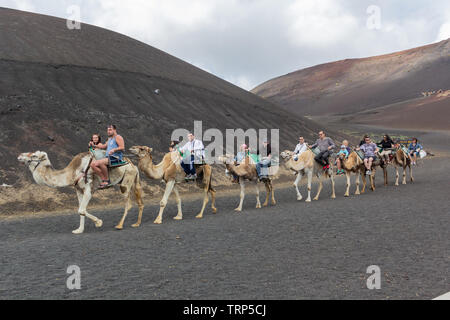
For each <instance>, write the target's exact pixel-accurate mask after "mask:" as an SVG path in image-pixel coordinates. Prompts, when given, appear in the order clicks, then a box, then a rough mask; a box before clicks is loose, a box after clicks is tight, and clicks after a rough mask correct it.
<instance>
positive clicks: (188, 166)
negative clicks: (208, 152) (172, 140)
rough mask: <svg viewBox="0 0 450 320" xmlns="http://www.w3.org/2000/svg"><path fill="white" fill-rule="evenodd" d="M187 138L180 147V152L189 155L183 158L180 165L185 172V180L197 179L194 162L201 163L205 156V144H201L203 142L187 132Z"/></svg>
mask: <svg viewBox="0 0 450 320" xmlns="http://www.w3.org/2000/svg"><path fill="white" fill-rule="evenodd" d="M187 138H188V140H189V141H188V142H187V143H186V144H185V145H184V146H183V147H182V148H181V149H180V152H181V153H183V154H188V155H189V156H188V157H187V158H184V160H183V161H182V163H181V167H182V168H183V169H184V172H185V173H186V180H195V179H197V172H196V170H195V166H194V164H202V163H203V160H204V158H205V146H204V145H203V142H201V141H200V140H197V139H195V136H194V135H193V134H192V133H189V134H188V136H187Z"/></svg>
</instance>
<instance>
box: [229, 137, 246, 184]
mask: <svg viewBox="0 0 450 320" xmlns="http://www.w3.org/2000/svg"><path fill="white" fill-rule="evenodd" d="M247 154H248V146H247V145H246V144H243V145H242V146H241V148H240V151H239V152H238V153H237V154H236V157H234V162H235V163H236V164H238V165H239V164H241V163H244V161H245V158H246V157H247ZM232 182H233V183H239V177H238V176H237V175H235V174H233V181H232Z"/></svg>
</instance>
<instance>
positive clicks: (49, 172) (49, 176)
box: [18, 151, 144, 234]
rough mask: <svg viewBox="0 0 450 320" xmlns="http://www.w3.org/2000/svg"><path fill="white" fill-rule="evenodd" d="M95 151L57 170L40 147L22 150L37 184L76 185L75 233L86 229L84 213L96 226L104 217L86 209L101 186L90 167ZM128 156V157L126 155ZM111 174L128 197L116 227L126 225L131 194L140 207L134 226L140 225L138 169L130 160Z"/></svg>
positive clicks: (22, 158)
mask: <svg viewBox="0 0 450 320" xmlns="http://www.w3.org/2000/svg"><path fill="white" fill-rule="evenodd" d="M92 157H93V156H92V154H91V153H89V152H86V153H80V154H78V155H76V156H75V157H74V158H73V160H72V161H71V162H70V164H69V165H68V166H67V167H66V168H65V169H63V170H55V169H53V166H52V164H51V162H50V160H49V158H48V155H47V153H45V152H41V151H37V152H34V153H22V154H21V155H20V156H19V157H18V160H19V161H20V162H21V163H24V164H25V165H26V166H27V167H28V168H29V169H30V171H31V173H32V175H33V179H34V180H35V181H36V183H37V184H38V185H41V186H48V187H51V188H63V187H70V186H73V187H75V190H76V192H77V196H78V202H79V207H78V213H79V214H80V226H79V228H78V229H76V230H74V231H73V233H74V234H81V233H83V232H84V224H85V217H88V218H89V219H91V220H92V221H93V222H94V224H95V226H96V227H97V228H100V227H101V226H102V225H103V221H102V220H100V219H99V218H97V217H95V216H93V215H91V214H89V213H88V212H87V206H88V204H89V201H90V200H91V198H92V194H93V193H94V191H95V190H97V189H98V187H99V185H100V183H101V179H100V178H99V177H98V176H97V175H94V174H93V172H92V169H90V163H91V161H92ZM126 160H128V159H126ZM109 178H110V181H111V184H112V185H118V186H119V187H120V191H121V192H122V194H123V195H124V198H125V201H126V203H125V212H124V214H123V216H122V219H121V220H120V222H119V224H118V225H117V226H116V229H118V230H121V229H123V223H124V222H125V218H126V216H127V214H128V211H129V210H130V209H131V208H132V202H131V200H132V199H131V198H132V194H133V193H134V196H135V198H136V202H137V204H138V207H139V216H138V221H137V223H135V224H134V225H133V227H135V228H136V227H139V226H140V224H141V221H142V212H143V210H144V203H143V201H142V187H141V183H140V178H139V171H138V169H137V168H136V166H134V165H133V164H132V163H131V161H129V160H128V164H127V165H125V166H122V167H119V168H114V169H111V170H110V174H109Z"/></svg>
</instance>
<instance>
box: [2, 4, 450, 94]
mask: <svg viewBox="0 0 450 320" xmlns="http://www.w3.org/2000/svg"><path fill="white" fill-rule="evenodd" d="M73 6H75V8H79V20H80V21H82V22H84V23H89V24H93V25H96V26H100V27H103V28H107V29H110V30H113V31H116V32H120V33H123V34H126V35H128V36H130V37H132V38H135V39H138V40H140V41H142V42H145V43H147V44H149V45H151V46H154V47H156V48H158V49H161V50H163V51H165V52H167V53H170V54H172V55H174V56H176V57H178V58H180V59H183V60H185V61H187V62H189V63H191V64H193V65H195V66H197V67H199V68H201V69H203V70H206V71H208V72H211V73H213V74H215V75H216V76H218V77H220V78H223V79H225V80H227V81H230V82H232V83H234V84H236V85H238V86H240V87H242V88H244V89H246V90H250V89H252V88H254V87H256V86H257V85H259V84H261V83H263V82H265V81H267V80H269V79H272V78H274V77H277V76H281V75H284V74H287V73H289V72H293V71H296V70H299V69H303V68H306V67H310V66H314V65H317V64H321V63H326V62H331V61H336V60H341V59H347V58H362V57H368V56H374V55H380V54H385V53H391V52H395V51H400V50H405V49H410V48H414V47H418V46H422V45H426V44H430V43H434V42H438V41H440V40H445V39H448V38H450V1H448V0H434V1H426V0H408V1H404V0H401V1H400V0H370V1H366V0H282V1H280V0H127V1H123V0H70V1H66V0H0V7H8V8H14V9H19V10H25V11H30V12H35V13H42V14H47V15H52V16H57V17H61V18H71V19H72V17H74V16H75V17H77V16H78V15H77V11H76V10H75V11H74V10H73V8H74V7H73ZM81 27H82V26H81Z"/></svg>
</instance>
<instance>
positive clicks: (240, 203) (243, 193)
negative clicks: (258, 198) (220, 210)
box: [234, 178, 245, 212]
mask: <svg viewBox="0 0 450 320" xmlns="http://www.w3.org/2000/svg"><path fill="white" fill-rule="evenodd" d="M239 184H240V185H241V195H240V197H241V200H240V202H239V207H237V208H236V209H234V210H235V211H237V212H241V211H242V204H243V203H244V198H245V181H244V178H239Z"/></svg>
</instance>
